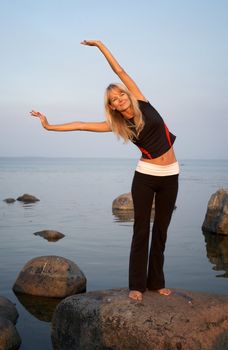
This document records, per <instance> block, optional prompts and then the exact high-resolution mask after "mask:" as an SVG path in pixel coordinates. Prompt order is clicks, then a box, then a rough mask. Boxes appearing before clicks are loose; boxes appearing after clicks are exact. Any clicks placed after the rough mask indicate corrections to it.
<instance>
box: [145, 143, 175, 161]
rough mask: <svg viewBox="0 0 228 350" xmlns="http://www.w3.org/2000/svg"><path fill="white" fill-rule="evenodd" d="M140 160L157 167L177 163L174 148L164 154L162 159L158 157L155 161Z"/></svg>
mask: <svg viewBox="0 0 228 350" xmlns="http://www.w3.org/2000/svg"><path fill="white" fill-rule="evenodd" d="M140 160H142V161H143V162H147V163H153V164H157V165H169V164H172V163H175V162H176V161H177V160H176V157H175V153H174V150H173V147H171V148H170V149H169V150H168V151H167V152H166V153H164V154H163V155H162V156H160V157H157V158H154V159H145V158H142V157H141V159H140Z"/></svg>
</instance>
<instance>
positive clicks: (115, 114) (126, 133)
mask: <svg viewBox="0 0 228 350" xmlns="http://www.w3.org/2000/svg"><path fill="white" fill-rule="evenodd" d="M112 90H119V91H120V92H124V93H126V94H127V95H128V97H129V99H130V102H131V106H132V109H133V114H134V125H132V126H130V125H129V123H128V122H127V121H126V120H125V119H124V117H123V116H122V114H121V113H120V112H119V111H117V110H113V109H111V107H110V99H109V94H110V92H111V91H112ZM104 103H105V115H106V119H107V122H108V124H109V125H110V127H111V129H112V131H113V132H114V133H115V134H116V135H117V137H118V138H120V137H121V138H123V139H124V141H125V142H128V141H129V140H132V139H134V138H138V136H139V133H140V132H141V130H142V129H143V127H144V121H143V118H142V112H141V111H140V109H139V105H138V101H137V100H136V98H135V97H134V96H133V95H132V94H131V92H130V91H129V90H128V89H127V88H126V86H125V85H123V84H118V83H116V84H110V85H109V86H108V87H107V89H106V90H105V96H104Z"/></svg>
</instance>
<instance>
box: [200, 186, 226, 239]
mask: <svg viewBox="0 0 228 350" xmlns="http://www.w3.org/2000/svg"><path fill="white" fill-rule="evenodd" d="M202 229H203V230H205V231H210V232H214V233H218V234H223V235H228V189H220V190H218V191H217V192H216V193H213V194H212V196H211V198H210V200H209V202H208V206H207V212H206V216H205V219H204V222H203V226H202Z"/></svg>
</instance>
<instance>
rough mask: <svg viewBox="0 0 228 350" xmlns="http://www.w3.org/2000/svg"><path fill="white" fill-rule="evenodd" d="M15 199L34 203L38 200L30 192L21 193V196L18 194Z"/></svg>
mask: <svg viewBox="0 0 228 350" xmlns="http://www.w3.org/2000/svg"><path fill="white" fill-rule="evenodd" d="M17 201H20V202H23V203H35V202H38V201H39V199H38V198H36V197H35V196H32V195H31V194H27V193H25V194H23V196H20V197H18V198H17Z"/></svg>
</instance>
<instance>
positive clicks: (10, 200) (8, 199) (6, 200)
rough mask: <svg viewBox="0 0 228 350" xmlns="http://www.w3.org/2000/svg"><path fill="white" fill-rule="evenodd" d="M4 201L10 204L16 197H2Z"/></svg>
mask: <svg viewBox="0 0 228 350" xmlns="http://www.w3.org/2000/svg"><path fill="white" fill-rule="evenodd" d="M3 201H4V202H6V203H7V204H11V203H14V202H15V201H16V199H14V198H6V199H3Z"/></svg>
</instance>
